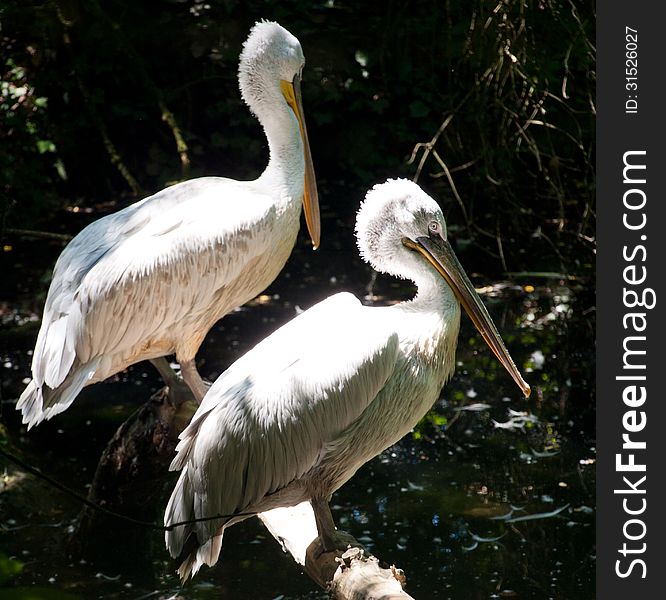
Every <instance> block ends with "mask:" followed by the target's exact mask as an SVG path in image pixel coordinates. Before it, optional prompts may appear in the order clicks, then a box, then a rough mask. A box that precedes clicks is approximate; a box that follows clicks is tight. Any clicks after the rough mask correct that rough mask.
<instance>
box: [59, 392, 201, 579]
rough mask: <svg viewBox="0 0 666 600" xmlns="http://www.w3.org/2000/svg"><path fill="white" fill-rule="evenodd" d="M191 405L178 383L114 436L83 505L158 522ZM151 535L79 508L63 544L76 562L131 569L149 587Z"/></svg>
mask: <svg viewBox="0 0 666 600" xmlns="http://www.w3.org/2000/svg"><path fill="white" fill-rule="evenodd" d="M195 408H196V404H195V403H194V399H193V397H192V394H191V392H190V390H189V388H188V387H187V386H186V385H185V384H184V383H182V382H177V384H176V385H174V386H172V389H171V390H169V389H168V388H162V389H161V390H160V391H158V392H157V393H155V394H154V395H153V396H152V397H151V398H150V400H149V401H148V402H146V403H145V404H144V405H143V406H141V407H140V408H139V409H138V410H137V411H136V412H135V413H134V414H133V415H131V416H130V417H129V418H128V419H127V421H125V422H124V423H123V424H122V425H121V426H120V427H119V428H118V430H117V431H116V433H115V435H114V436H113V438H112V439H111V440H110V441H109V443H108V444H107V446H106V448H105V450H104V453H103V454H102V457H101V458H100V460H99V463H98V464H97V469H96V471H95V476H94V478H93V482H92V485H91V488H90V490H89V492H88V500H90V501H91V502H94V503H95V504H98V505H100V506H102V507H104V508H105V509H107V510H110V511H113V512H115V513H119V514H122V515H125V516H127V517H129V518H131V519H137V520H139V521H144V522H157V523H159V522H160V521H161V520H162V515H163V511H164V495H165V491H166V489H167V487H171V486H172V485H173V481H174V478H175V475H174V474H173V473H170V472H169V470H168V468H169V463H170V462H171V460H172V459H173V456H174V453H175V447H176V443H177V442H178V434H179V433H180V432H181V431H182V430H183V428H184V427H185V426H186V425H187V423H188V422H189V420H190V418H191V417H192V414H193V413H194V410H195ZM153 537H154V536H153V535H152V531H151V530H150V529H148V528H146V527H142V526H140V525H137V524H135V523H132V522H129V521H123V520H119V519H118V518H116V517H113V516H111V515H109V514H106V513H103V512H99V511H96V510H92V509H91V508H89V507H87V506H86V507H84V508H83V510H82V511H81V513H80V514H79V516H78V519H77V522H76V525H75V527H74V530H73V532H72V533H71V535H70V538H69V540H68V542H67V550H68V552H69V554H70V555H72V556H74V557H76V558H85V559H86V560H88V561H92V562H93V563H95V564H96V565H97V566H98V567H99V568H105V569H111V570H120V571H122V570H125V569H128V568H131V569H132V571H133V572H135V573H140V574H141V575H142V577H144V578H145V581H147V582H149V581H152V570H153V569H152V560H151V557H152V556H153V554H154V553H155V552H160V551H161V549H158V548H153V547H152V539H153Z"/></svg>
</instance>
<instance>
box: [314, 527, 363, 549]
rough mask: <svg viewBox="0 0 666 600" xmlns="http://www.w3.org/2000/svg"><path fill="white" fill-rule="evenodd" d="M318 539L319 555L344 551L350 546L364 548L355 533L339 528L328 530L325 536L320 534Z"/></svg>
mask: <svg viewBox="0 0 666 600" xmlns="http://www.w3.org/2000/svg"><path fill="white" fill-rule="evenodd" d="M318 541H319V548H318V550H319V552H318V555H321V554H324V553H325V552H339V551H342V552H344V551H346V550H347V549H348V548H349V547H350V546H351V547H352V548H361V550H364V548H363V546H362V545H361V544H360V543H359V542H358V541H356V538H355V537H354V536H353V535H351V534H349V533H347V532H346V531H341V530H339V529H336V530H335V531H331V532H326V535H323V536H322V535H321V534H320V535H319V540H318Z"/></svg>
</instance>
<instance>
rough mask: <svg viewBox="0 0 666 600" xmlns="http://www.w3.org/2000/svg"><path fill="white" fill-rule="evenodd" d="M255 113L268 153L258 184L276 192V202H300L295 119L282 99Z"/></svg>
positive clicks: (302, 171)
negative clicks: (277, 194)
mask: <svg viewBox="0 0 666 600" xmlns="http://www.w3.org/2000/svg"><path fill="white" fill-rule="evenodd" d="M255 113H256V115H257V118H258V119H259V122H260V123H261V125H262V127H263V128H264V132H265V133H266V139H267V140H268V152H269V159H268V166H267V167H266V169H265V170H264V172H263V173H262V174H261V176H260V177H259V180H258V181H259V182H262V183H264V182H265V183H267V184H270V186H271V188H272V189H276V190H279V192H280V194H279V195H280V199H283V200H285V201H298V202H300V201H301V198H302V196H303V185H304V183H303V182H304V174H305V159H304V152H303V140H302V139H301V132H300V128H299V125H298V120H297V119H296V115H295V114H294V112H293V111H292V110H291V108H289V106H288V105H287V103H286V102H285V101H284V100H283V99H282V98H280V101H279V102H276V103H271V104H265V105H263V106H262V107H261V109H260V110H255Z"/></svg>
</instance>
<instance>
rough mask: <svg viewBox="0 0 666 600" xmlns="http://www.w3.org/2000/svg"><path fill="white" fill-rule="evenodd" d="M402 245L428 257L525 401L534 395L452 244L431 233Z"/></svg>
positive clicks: (404, 241) (406, 241) (404, 239)
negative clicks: (531, 393)
mask: <svg viewBox="0 0 666 600" xmlns="http://www.w3.org/2000/svg"><path fill="white" fill-rule="evenodd" d="M402 243H403V244H404V245H405V246H407V248H409V249H411V250H415V251H416V252H419V253H420V254H422V255H423V256H425V258H426V259H427V260H428V262H430V264H431V265H432V266H433V267H435V269H436V270H437V272H438V273H439V274H440V275H441V276H442V277H444V279H445V280H446V282H447V283H448V284H449V286H451V289H452V290H453V293H454V294H455V295H456V298H458V301H459V302H460V304H462V306H463V308H464V309H465V311H466V312H467V314H468V315H469V316H470V318H471V319H472V322H473V323H474V326H475V327H476V328H477V330H478V331H479V333H480V334H481V335H482V336H483V339H484V340H486V343H487V344H488V346H490V349H491V350H492V351H493V353H494V354H495V356H496V357H497V359H498V360H499V361H500V363H502V365H503V366H504V368H505V369H506V370H507V371H508V372H509V374H510V375H511V377H512V378H513V380H514V381H515V382H516V383H517V384H518V387H519V388H520V389H521V391H522V392H523V394H524V395H525V397H526V398H527V397H529V395H530V392H531V390H530V386H529V384H528V383H527V382H526V381H525V380H524V379H523V377H522V375H521V374H520V373H519V371H518V369H517V368H516V365H515V363H514V362H513V360H512V358H511V355H510V354H509V351H508V350H507V349H506V346H505V345H504V342H503V341H502V338H501V337H500V334H499V331H497V327H495V324H494V323H493V320H492V319H491V318H490V315H489V314H488V311H487V310H486V307H485V306H484V304H483V302H481V298H479V295H478V294H477V293H476V290H475V289H474V286H473V285H472V282H471V281H470V280H469V277H467V274H466V273H465V271H464V269H463V268H462V266H461V265H460V263H459V262H458V258H457V257H456V255H455V253H454V252H453V248H451V244H449V242H448V241H447V240H445V239H444V238H443V237H442V236H441V235H440V234H439V233H431V234H430V235H429V236H428V237H418V238H416V241H414V240H411V239H410V238H403V239H402Z"/></svg>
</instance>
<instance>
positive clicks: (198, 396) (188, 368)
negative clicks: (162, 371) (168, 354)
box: [180, 359, 210, 404]
mask: <svg viewBox="0 0 666 600" xmlns="http://www.w3.org/2000/svg"><path fill="white" fill-rule="evenodd" d="M180 372H181V374H182V375H183V379H184V380H185V383H186V384H187V385H188V387H189V388H190V389H191V390H192V393H193V394H194V398H195V400H196V401H197V404H201V401H202V400H203V397H204V396H205V395H206V392H207V391H208V388H209V387H210V384H207V383H206V382H205V381H204V380H203V379H202V378H201V375H199V371H197V365H196V364H195V362H194V359H190V360H183V361H180Z"/></svg>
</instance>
